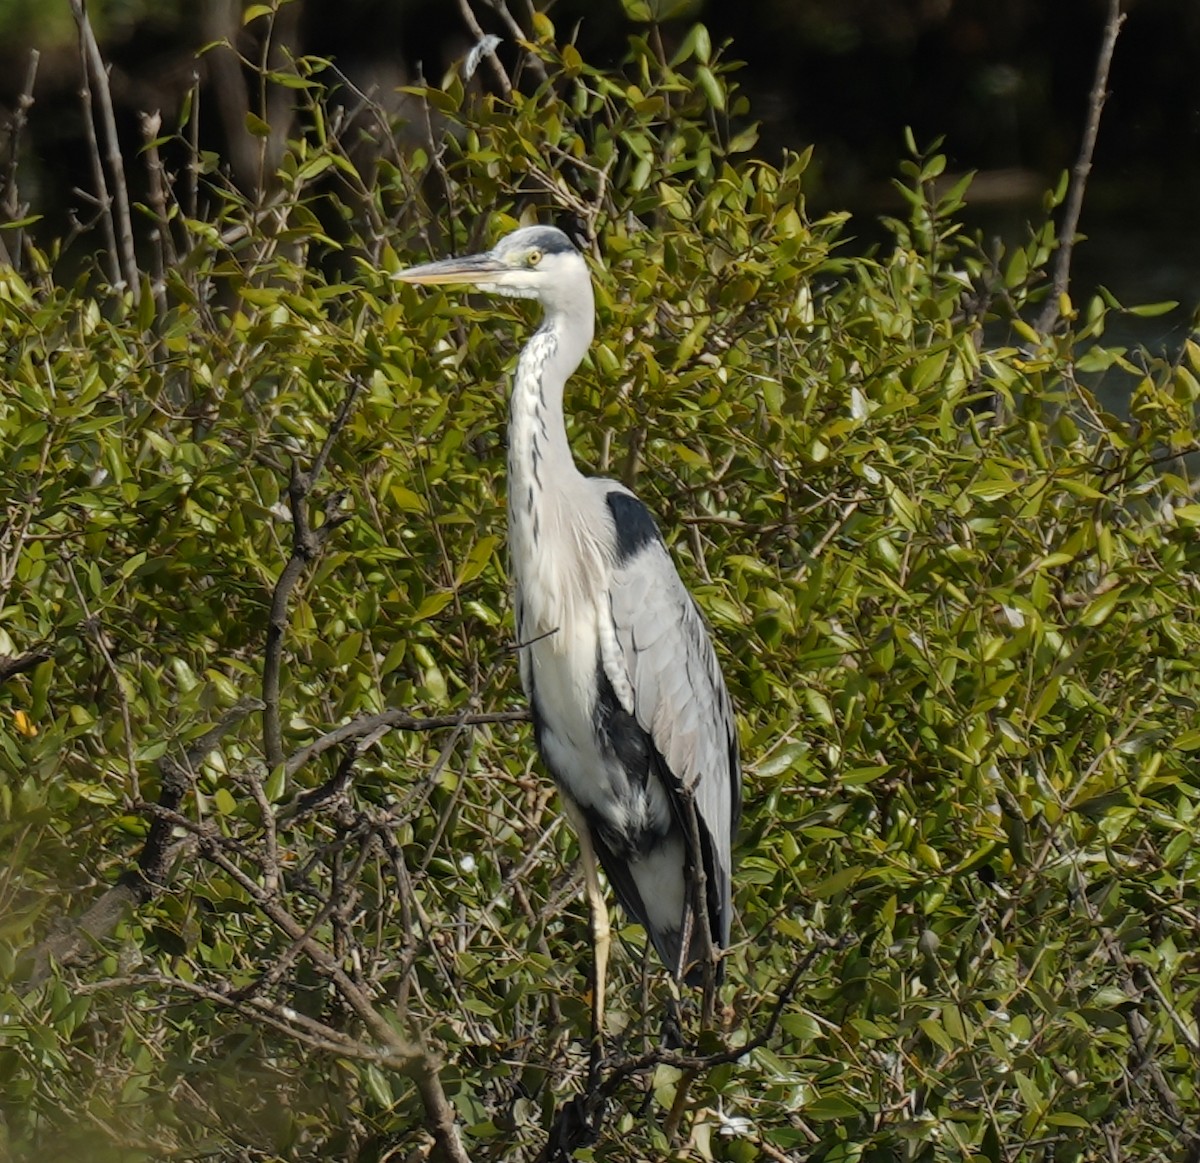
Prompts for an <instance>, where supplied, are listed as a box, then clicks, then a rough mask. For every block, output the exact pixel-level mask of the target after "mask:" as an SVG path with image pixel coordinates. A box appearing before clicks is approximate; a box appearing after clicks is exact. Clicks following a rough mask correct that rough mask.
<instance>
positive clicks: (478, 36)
mask: <svg viewBox="0 0 1200 1163" xmlns="http://www.w3.org/2000/svg"><path fill="white" fill-rule="evenodd" d="M458 10H459V12H461V13H462V18H463V23H464V24H465V25H466V26H467V31H468V32H469V33H470V34H471V36H472V37H473V38H474V41H475V44H476V45H479V44H481V43H482V42H483V39H484V37H485V36H486V35H487V33H485V32H484V31H483V28H482V27H481V26H480V23H479V21H478V20H477V19H476V18H475V13H474V11H473V10H472V8H471V0H458ZM484 55H485V56H486V57H487V59H488V64H489V65H490V66H491V70H492V75H493V76H494V77H495V78H496V83H497V84H498V85H499V86H500V88H501V90H502V91H503V93H504V95H505V96H506V97H507V96H509V95H510V94H511V93H512V91H513V84H512V78H511V77H510V76H509V75H508V70H507V69H506V68H505V67H504V64H503V62H502V61H501V60H500V58H499V57H498V56H497V55H496V52H495V50H494V49H492V50H488V51H485V53H484Z"/></svg>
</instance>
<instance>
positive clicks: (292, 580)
mask: <svg viewBox="0 0 1200 1163" xmlns="http://www.w3.org/2000/svg"><path fill="white" fill-rule="evenodd" d="M362 387H363V385H362V381H361V380H358V379H353V380H351V381H350V386H349V388H348V389H347V391H346V395H345V398H344V399H343V400H342V404H341V407H340V408H339V409H338V412H337V415H336V416H334V418H333V422H332V423H331V424H330V425H329V432H328V434H327V435H326V437H325V443H324V444H322V445H321V450H320V452H318V453H317V455H316V458H315V459H314V460H313V462H312V465H311V467H310V468H309V469H308V471H307V472H303V471H301V469H300V465H299V462H297V461H293V462H292V475H291V480H290V481H289V483H288V505H289V507H290V509H291V513H292V553H291V556H290V557H289V558H288V561H287V564H286V565H285V566H284V567H283V572H282V573H280V575H279V580H278V581H277V582H276V583H275V591H274V593H273V594H272V595H271V613H270V618H269V621H268V623H267V644H266V651H265V654H264V657H263V678H262V701H263V747H264V750H265V752H266V757H267V766H268V767H269V768H270V769H271V770H274V769H275V768H276V767H278V766H279V765H280V764H281V763H283V762H284V759H285V758H286V757H285V756H284V753H283V728H282V725H281V721H280V713H279V676H280V671H281V669H282V666H283V636H284V633H285V631H286V630H287V617H288V602H289V601H290V600H291V596H292V591H293V590H294V589H295V588H296V583H297V582H298V581H299V580H300V575H301V574H303V572H304V571H305V570H306V569H307V568H308V566H309V565H310V564H311V563H312V562H313V561H314V560H315V559H316V558H317V556H318V555H319V554H320V552H321V549H322V548H323V546H324V545H325V542H326V541H328V540H329V536H330V534H331V533H333V531H334V530H335V529H337V528H338V527H339V526H340V525H344V524H345V523H346V522H347V521H348V520H350V518H351V514H349V513H341V512H338V506H339V505H340V504H341V501H342V498H341V496H340V495H337V494H335V495H334V496H333V497H331V498H330V500H329V503H327V504H326V506H325V521H324V523H323V524H321V525H319V526H318V527H317V528H315V529H314V528H313V527H312V525H311V524H310V523H309V518H308V498H309V495H310V494H311V493H312V490H313V486H314V485H315V484H316V483H317V480H318V478H319V477H320V475H321V473H322V472H323V471H324V469H325V462H326V461H327V460H328V459H329V453H330V452H331V451H332V449H333V444H334V441H335V440H337V438H338V436H339V435H340V434H341V431H342V429H343V428H345V426H346V422H347V421H348V420H349V419H350V411H351V409H352V408H353V407H354V402H355V400H357V399H358V395H359V393H360V392H361V391H362Z"/></svg>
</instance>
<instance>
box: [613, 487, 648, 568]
mask: <svg viewBox="0 0 1200 1163" xmlns="http://www.w3.org/2000/svg"><path fill="white" fill-rule="evenodd" d="M604 499H605V500H606V501H607V502H608V508H609V511H610V512H611V513H612V515H613V526H614V528H615V529H616V533H617V560H618V561H622V562H624V561H628V560H629V559H630V558H631V557H633V555H634V554H635V553H637V552H638V551H639V550H641V549H644V548H645V547H646V546H647V545H650V544H651V543H652V542H655V541H661V540H662V538H661V537H660V536H659V533H658V526H657V525H655V523H654V518H653V517H651V516H650V510H649V509H647V508H646V506H645V505H643V504H642V502H641V501H639V500H638V499H637V497H631V496H629V494H628V493H618V492H611V493H609V494H608V495H607V496H606V497H605V498H604Z"/></svg>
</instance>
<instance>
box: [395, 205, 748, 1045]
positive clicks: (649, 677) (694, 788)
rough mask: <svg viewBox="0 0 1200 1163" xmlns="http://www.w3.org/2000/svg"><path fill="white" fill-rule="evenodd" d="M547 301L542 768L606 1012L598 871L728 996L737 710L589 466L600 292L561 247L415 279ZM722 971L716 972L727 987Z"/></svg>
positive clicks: (535, 686)
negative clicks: (572, 410) (574, 440)
mask: <svg viewBox="0 0 1200 1163" xmlns="http://www.w3.org/2000/svg"><path fill="white" fill-rule="evenodd" d="M396 277H397V278H398V279H400V280H401V281H403V282H408V283H421V284H426V285H436V284H464V285H469V286H473V287H477V288H479V289H480V290H482V291H487V292H492V293H496V294H501V295H514V296H519V297H522V298H528V299H537V300H538V302H539V303H541V305H542V308H543V311H544V317H543V319H542V322H541V326H540V327H538V329H537V331H536V332H535V333H534V335H533V337H532V338H531V339H530V340H529V343H528V344H527V345H526V347H525V349H524V351H522V353H521V357H520V360H519V361H518V363H517V371H516V375H515V377H514V379H513V386H512V397H511V407H510V416H509V429H508V438H509V447H508V538H509V555H510V560H511V569H512V573H513V577H514V581H515V590H516V621H517V643H518V649H519V656H520V670H521V682H522V685H523V686H524V688H525V693H526V694H527V695H528V697H529V701H530V705H531V707H532V710H533V722H534V732H535V735H536V738H537V745H538V750H539V751H540V752H541V755H542V759H543V760H544V762H545V764H546V766H547V767H548V768H549V770H550V773H551V774H552V775H553V776H554V779H555V780H556V782H557V784H558V787H559V790H560V791H561V793H562V798H563V802H564V804H565V806H566V811H567V814H568V816H569V817H570V819H571V820H572V822H573V824H574V825H575V828H576V830H577V832H578V834H579V844H580V848H581V851H582V856H583V866H584V874H585V881H586V885H587V893H588V900H589V904H590V908H591V917H592V929H593V938H594V941H595V946H596V971H595V986H596V988H595V991H594V995H593V1004H594V1011H593V1021H594V1026H595V1032H596V1033H599V1031H600V1029H601V1027H602V1023H603V1012H604V1009H603V1007H604V1000H603V997H604V977H605V966H606V963H607V955H608V943H609V929H608V912H607V909H606V906H605V904H604V898H603V894H602V892H601V888H600V883H599V880H598V877H597V874H596V858H597V857H598V858H599V861H600V865H601V867H602V868H603V869H604V871H605V873H606V874H607V876H608V880H609V883H610V884H611V885H612V887H613V889H614V891H615V892H616V894H617V898H618V900H619V901H620V902H621V904H622V905H623V906H624V908H625V910H626V911H627V912H628V913H629V914H630V915H631V916H633V917H634V918H636V919H637V920H638V921H640V922H641V924H642V925H643V926H644V927H645V929H646V932H647V933H648V934H649V937H650V940H651V942H653V944H654V947H655V949H656V950H657V951H658V954H659V956H660V957H661V958H662V960H663V962H664V964H665V965H666V966H667V968H668V969H669V970H670V971H671V972H672V973H673V974H675V975H676V977H686V978H687V980H689V981H690V982H700V981H705V980H708V981H710V982H711V981H715V980H719V979H720V969H721V966H720V959H719V957H720V952H721V951H722V950H724V949H725V948H727V947H728V944H729V926H730V916H731V905H730V890H731V885H730V872H731V863H732V861H731V847H732V842H733V835H734V831H735V829H736V828H737V823H738V818H739V816H740V813H741V772H740V766H739V762H738V743H737V732H736V728H735V725H734V717H733V708H732V706H731V704H730V700H729V694H728V692H727V691H726V689H725V682H724V679H723V678H722V676H721V670H720V667H719V666H718V663H717V657H716V654H715V653H714V652H713V647H712V643H711V641H710V640H709V635H708V631H707V629H706V627H705V624H704V621H703V618H702V617H701V615H700V612H699V610H698V609H697V607H696V604H695V602H694V601H693V600H692V598H691V596H690V595H689V594H688V592H687V590H686V589H685V588H684V585H683V583H682V582H681V581H680V579H679V574H678V573H677V572H676V571H675V567H674V565H673V564H672V562H671V557H670V554H669V553H668V552H667V548H666V546H665V544H664V543H663V540H662V537H661V536H660V534H659V531H658V527H657V526H656V525H655V522H654V518H653V517H652V516H651V515H650V512H649V510H647V508H646V507H645V506H644V505H643V504H642V503H641V501H639V500H638V499H637V497H635V496H634V495H633V493H631V492H630V491H629V489H627V488H626V487H625V486H624V485H622V484H620V483H619V482H617V481H612V480H605V479H603V478H596V477H587V476H584V475H583V474H582V473H581V472H580V471H579V469H578V468H577V467H576V466H575V461H574V459H573V458H572V456H571V449H570V446H569V445H568V443H567V431H566V426H565V424H564V421H563V388H564V386H565V384H566V382H567V378H568V377H569V376H570V375H571V374H572V373H573V372H574V371H575V369H576V368H577V367H578V366H579V363H580V361H581V360H582V359H583V356H584V353H585V352H586V351H587V348H588V345H589V344H590V343H591V341H592V333H593V326H594V313H595V309H594V301H593V296H592V281H591V276H590V275H589V273H588V268H587V264H586V263H585V262H584V259H583V256H582V255H581V254H580V253H579V251H578V250H576V249H575V247H574V246H573V245H572V244H571V242H570V240H569V239H568V238H567V236H566V235H565V234H563V233H562V231H560V230H556V229H554V228H552V227H546V226H530V227H525V228H523V229H520V230H515V231H513V232H512V233H511V234H509V235H507V236H506V237H504V238H502V239H501V240H500V242H499V243H497V245H496V246H495V247H494V248H493V249H492V250H490V251H487V252H486V253H483V254H475V255H471V256H469V257H465V258H450V259H445V260H442V261H439V262H431V263H426V264H425V265H423V266H417V267H412V268H410V269H409V270H405V271H402V272H400V273H399V274H398V275H397V276H396ZM706 967H711V971H712V972H711V975H710V974H709V973H708V971H707V968H706Z"/></svg>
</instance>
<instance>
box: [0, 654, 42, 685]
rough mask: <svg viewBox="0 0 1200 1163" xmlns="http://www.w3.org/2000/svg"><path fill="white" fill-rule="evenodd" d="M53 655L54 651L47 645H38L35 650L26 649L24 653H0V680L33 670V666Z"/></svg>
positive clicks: (5, 680)
mask: <svg viewBox="0 0 1200 1163" xmlns="http://www.w3.org/2000/svg"><path fill="white" fill-rule="evenodd" d="M53 657H54V652H53V651H52V650H50V649H49V648H47V647H39V648H38V649H36V650H30V651H27V652H26V653H25V654H3V655H0V682H7V681H8V680H9V679H10V678H15V677H16V676H17V675H18V674H24V673H25V672H26V671H29V670H33V669H34V667H37V666H40V665H41V664H42V663H43V662H45V661H46V660H47V659H49V658H53Z"/></svg>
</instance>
